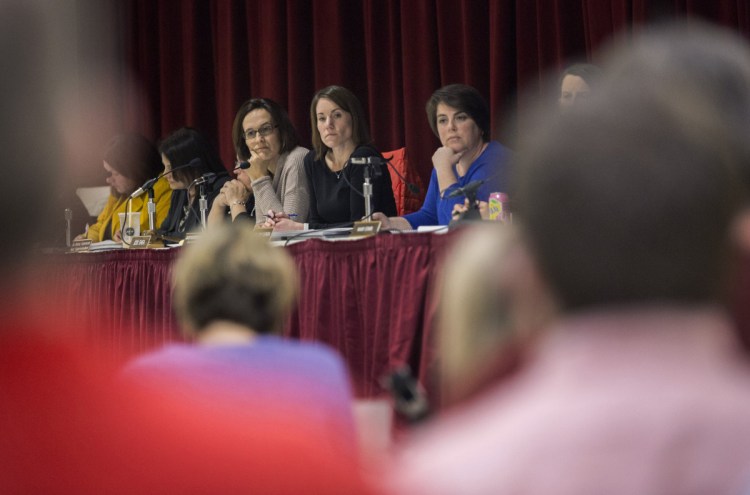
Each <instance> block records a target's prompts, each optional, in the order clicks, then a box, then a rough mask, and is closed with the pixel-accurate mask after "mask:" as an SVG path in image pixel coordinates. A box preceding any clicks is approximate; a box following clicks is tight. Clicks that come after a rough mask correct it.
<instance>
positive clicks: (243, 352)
mask: <svg viewBox="0 0 750 495" xmlns="http://www.w3.org/2000/svg"><path fill="white" fill-rule="evenodd" d="M173 278H174V287H175V289H174V297H173V300H174V308H175V313H176V314H177V316H178V318H179V320H180V321H181V324H182V327H183V329H184V330H185V332H186V333H187V334H188V335H190V336H192V337H194V338H195V342H196V344H197V345H191V344H171V345H167V346H166V347H164V348H163V349H161V350H158V351H155V352H152V353H150V354H147V355H144V356H141V357H139V358H137V359H135V360H134V361H133V362H131V363H130V364H129V365H128V366H126V368H125V370H124V372H123V377H124V378H125V379H126V380H127V381H129V382H133V383H136V384H138V385H140V386H143V387H145V388H148V389H149V390H153V391H154V392H155V393H157V394H159V395H165V396H171V395H174V396H177V397H179V398H181V399H184V400H186V401H193V400H194V401H196V402H204V401H205V402H210V403H223V404H228V405H231V406H232V407H235V408H236V409H237V410H238V411H243V410H250V409H255V410H263V409H267V410H269V411H276V410H278V411H281V412H283V413H287V414H290V415H291V414H296V415H297V416H298V418H299V419H300V421H301V422H304V423H306V424H309V425H311V428H312V427H315V428H319V429H320V431H321V432H322V433H324V434H325V435H324V436H325V437H326V439H327V441H326V442H325V443H324V444H322V445H321V446H320V447H321V449H323V448H324V446H325V444H326V443H329V444H330V445H332V446H336V447H337V448H339V449H340V451H341V452H345V453H348V454H351V453H352V451H353V450H354V447H355V446H354V420H353V417H352V396H351V391H350V384H349V379H348V375H347V371H346V367H345V365H344V363H343V361H342V359H341V358H340V357H339V356H338V355H337V354H335V353H334V352H333V351H332V350H330V349H328V348H327V347H324V346H323V345H321V344H317V343H305V342H299V341H290V340H283V339H282V338H281V337H279V336H277V335H276V334H278V333H279V332H281V330H282V325H283V324H284V322H285V320H286V317H287V315H288V313H289V312H290V311H291V309H292V306H293V303H294V301H295V299H296V294H297V276H296V272H295V270H294V266H293V262H292V260H291V258H290V257H289V255H288V254H287V252H286V251H285V250H283V249H281V248H277V247H273V246H271V245H270V244H269V243H268V241H267V239H263V238H261V237H259V236H258V235H256V234H255V233H253V229H252V228H251V226H250V225H248V224H246V223H243V222H240V223H232V224H221V225H218V226H216V227H215V228H212V229H211V230H210V231H208V232H207V233H206V235H204V236H202V238H201V239H200V240H199V241H197V242H196V244H195V245H191V246H189V247H188V248H186V250H185V252H184V253H183V254H182V256H181V257H180V259H179V260H178V262H177V264H176V265H175V267H174V277H173Z"/></svg>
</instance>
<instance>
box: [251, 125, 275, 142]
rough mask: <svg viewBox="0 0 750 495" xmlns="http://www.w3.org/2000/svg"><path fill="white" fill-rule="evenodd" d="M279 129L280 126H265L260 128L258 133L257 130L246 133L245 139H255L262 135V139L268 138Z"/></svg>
mask: <svg viewBox="0 0 750 495" xmlns="http://www.w3.org/2000/svg"><path fill="white" fill-rule="evenodd" d="M277 127H279V126H278V125H271V124H265V125H263V126H261V127H260V129H258V130H257V131H256V130H255V129H248V130H246V131H245V134H244V136H245V139H255V136H257V135H258V134H260V137H266V136H268V135H269V134H271V133H272V132H273V130H274V129H276V128H277Z"/></svg>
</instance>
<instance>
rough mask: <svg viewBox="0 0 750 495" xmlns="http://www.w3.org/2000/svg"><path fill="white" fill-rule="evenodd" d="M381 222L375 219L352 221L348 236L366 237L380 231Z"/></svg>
mask: <svg viewBox="0 0 750 495" xmlns="http://www.w3.org/2000/svg"><path fill="white" fill-rule="evenodd" d="M381 225H382V224H381V223H380V222H378V221H376V220H370V221H361V222H354V226H353V227H352V232H351V234H349V237H368V236H371V235H375V234H377V233H378V232H380V226H381Z"/></svg>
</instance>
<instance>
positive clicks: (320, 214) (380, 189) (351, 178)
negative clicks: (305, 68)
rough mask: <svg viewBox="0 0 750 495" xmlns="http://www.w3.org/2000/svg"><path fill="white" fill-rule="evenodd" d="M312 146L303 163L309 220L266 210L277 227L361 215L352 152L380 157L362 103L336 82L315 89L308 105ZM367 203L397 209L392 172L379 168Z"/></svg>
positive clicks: (359, 173)
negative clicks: (294, 219)
mask: <svg viewBox="0 0 750 495" xmlns="http://www.w3.org/2000/svg"><path fill="white" fill-rule="evenodd" d="M310 121H311V124H312V142H313V150H312V151H310V152H309V153H308V154H307V156H305V161H304V167H305V174H306V175H307V179H308V184H309V192H310V211H309V217H308V222H309V223H302V222H295V221H292V220H290V218H289V216H288V215H287V214H286V212H284V213H280V212H278V211H271V212H269V219H268V220H267V222H266V225H268V226H273V228H274V229H276V230H299V229H303V228H313V229H321V228H326V227H330V226H332V225H336V224H342V223H349V222H354V221H357V220H360V219H361V218H362V217H363V216H364V215H365V200H364V197H363V194H362V184H363V183H364V168H365V167H363V166H359V165H351V164H350V159H351V158H367V157H378V158H382V157H381V155H380V152H379V151H378V150H377V149H375V147H374V146H373V145H372V139H371V138H370V131H369V129H368V126H367V119H366V118H365V114H364V110H363V109H362V104H361V103H360V102H359V100H358V99H357V97H356V96H354V94H353V93H352V92H351V91H349V90H348V89H346V88H343V87H341V86H328V87H326V88H323V89H321V90H320V91H318V92H317V93H316V94H315V96H314V97H313V100H312V103H311V105H310ZM372 191H373V194H372V209H373V211H383V212H386V213H387V214H390V215H395V214H396V200H395V199H394V198H393V188H392V186H391V176H390V173H389V172H388V171H387V170H381V174H380V176H379V177H374V178H373V179H372Z"/></svg>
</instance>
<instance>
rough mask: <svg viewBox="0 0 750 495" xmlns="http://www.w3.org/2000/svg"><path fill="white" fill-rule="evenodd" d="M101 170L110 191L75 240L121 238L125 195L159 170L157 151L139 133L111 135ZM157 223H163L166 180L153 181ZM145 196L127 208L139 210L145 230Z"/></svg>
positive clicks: (166, 203) (168, 194)
mask: <svg viewBox="0 0 750 495" xmlns="http://www.w3.org/2000/svg"><path fill="white" fill-rule="evenodd" d="M103 164H104V170H106V171H107V173H108V174H109V177H107V184H108V185H109V186H110V189H111V192H110V195H109V199H108V200H107V204H106V205H105V206H104V210H102V212H101V214H100V215H99V218H97V220H96V223H95V224H94V225H92V226H91V227H89V229H88V231H87V232H86V233H84V234H81V235H79V236H78V237H76V239H91V240H92V241H95V242H99V241H103V240H107V239H114V240H115V241H120V240H121V233H120V230H121V229H120V217H119V215H118V214H119V213H125V211H126V208H127V202H128V197H130V195H131V194H133V192H134V191H135V190H136V189H137V188H138V187H139V186H140V185H141V184H143V183H144V182H146V181H147V180H148V179H151V178H153V177H156V176H157V175H159V173H160V172H161V160H160V159H159V152H157V151H156V147H155V146H154V145H153V144H151V142H150V141H149V140H148V139H146V138H145V137H143V136H141V135H140V134H135V133H129V134H121V135H118V136H115V137H114V138H112V140H111V141H110V142H109V144H108V145H107V149H106V151H105V152H104V161H103ZM153 189H154V203H155V204H156V224H157V225H158V224H159V223H160V222H162V221H163V220H164V219H165V218H166V216H167V211H168V210H169V202H170V197H171V195H172V190H171V189H170V188H169V185H168V183H167V180H166V179H163V178H162V179H159V180H158V181H156V183H155V184H154V187H153ZM147 201H148V197H147V196H146V195H145V194H144V195H141V196H138V197H137V198H134V199H133V200H132V201H131V202H130V211H132V212H141V231H145V230H148V228H149V225H148V210H147V208H146V205H147Z"/></svg>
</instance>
